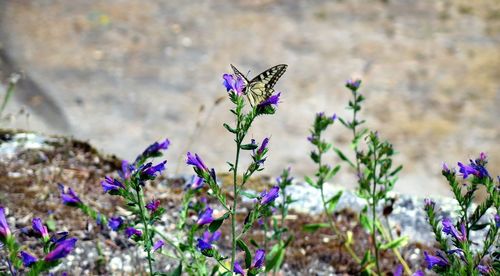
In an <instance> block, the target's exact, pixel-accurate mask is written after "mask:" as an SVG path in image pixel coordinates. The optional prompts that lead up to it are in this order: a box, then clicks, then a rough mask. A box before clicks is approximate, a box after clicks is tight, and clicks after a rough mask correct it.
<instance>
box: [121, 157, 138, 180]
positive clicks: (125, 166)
mask: <svg viewBox="0 0 500 276" xmlns="http://www.w3.org/2000/svg"><path fill="white" fill-rule="evenodd" d="M134 169H135V168H134V166H133V165H130V164H129V163H128V161H127V160H122V170H121V171H119V172H118V175H120V177H121V178H122V179H124V180H125V179H128V178H129V177H130V175H131V174H132V171H133V170H134Z"/></svg>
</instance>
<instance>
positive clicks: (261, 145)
mask: <svg viewBox="0 0 500 276" xmlns="http://www.w3.org/2000/svg"><path fill="white" fill-rule="evenodd" d="M268 143H269V138H267V137H266V138H264V140H262V143H261V144H260V147H259V149H258V150H257V154H259V155H260V154H262V153H263V152H264V150H265V149H267V144H268Z"/></svg>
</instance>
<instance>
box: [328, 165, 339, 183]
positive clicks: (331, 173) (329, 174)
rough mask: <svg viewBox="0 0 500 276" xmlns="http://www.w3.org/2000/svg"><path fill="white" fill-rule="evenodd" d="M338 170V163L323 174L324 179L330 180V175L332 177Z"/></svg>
mask: <svg viewBox="0 0 500 276" xmlns="http://www.w3.org/2000/svg"><path fill="white" fill-rule="evenodd" d="M339 170H340V165H337V166H335V168H333V169H331V170H330V171H329V172H328V174H327V175H326V176H325V181H328V180H330V179H331V178H332V177H334V176H335V175H336V174H337V173H338V172H339Z"/></svg>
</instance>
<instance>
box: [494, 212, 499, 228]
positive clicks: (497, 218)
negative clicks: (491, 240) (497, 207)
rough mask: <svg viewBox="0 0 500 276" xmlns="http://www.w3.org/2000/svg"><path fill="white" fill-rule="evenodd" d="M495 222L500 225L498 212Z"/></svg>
mask: <svg viewBox="0 0 500 276" xmlns="http://www.w3.org/2000/svg"><path fill="white" fill-rule="evenodd" d="M495 224H496V226H497V227H500V215H498V214H496V215H495Z"/></svg>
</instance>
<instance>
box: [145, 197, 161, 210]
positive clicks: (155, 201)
mask: <svg viewBox="0 0 500 276" xmlns="http://www.w3.org/2000/svg"><path fill="white" fill-rule="evenodd" d="M158 207H160V200H159V199H153V200H151V201H150V202H149V203H148V204H146V209H148V210H149V211H151V213H154V212H156V210H158Z"/></svg>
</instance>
